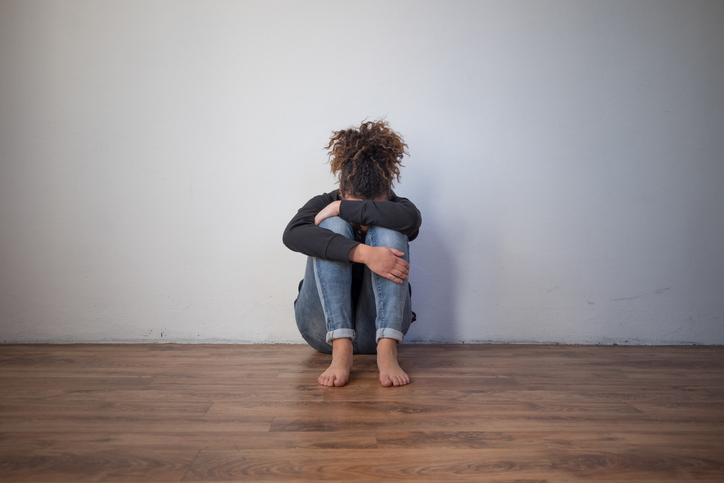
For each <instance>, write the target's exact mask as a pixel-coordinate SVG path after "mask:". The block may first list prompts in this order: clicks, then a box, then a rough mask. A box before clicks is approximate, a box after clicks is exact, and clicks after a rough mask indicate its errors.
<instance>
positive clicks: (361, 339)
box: [294, 216, 412, 354]
mask: <svg viewBox="0 0 724 483" xmlns="http://www.w3.org/2000/svg"><path fill="white" fill-rule="evenodd" d="M319 226H321V227H322V228H327V229H328V230H331V231H333V232H335V233H339V234H340V235H342V236H345V237H347V238H350V239H354V228H353V227H352V225H350V224H349V223H348V222H346V221H344V220H343V219H341V218H340V217H338V216H335V217H331V218H327V219H325V220H324V221H322V223H321V224H320V225H319ZM365 243H366V244H367V245H369V246H373V247H389V248H396V249H398V250H400V251H401V252H403V253H404V254H405V256H404V257H403V258H404V260H405V261H407V262H408V263H409V262H410V254H409V245H408V240H407V236H406V235H403V234H402V233H399V232H396V231H393V230H389V229H387V228H382V227H379V226H370V227H369V229H368V230H367V235H366V237H365ZM352 265H353V264H352V263H351V262H334V261H329V260H323V259H320V258H315V257H309V258H308V259H307V268H306V271H305V274H304V281H303V283H302V286H301V289H300V291H299V296H298V297H297V300H296V302H295V304H294V314H295V317H296V320H297V327H298V328H299V332H300V333H301V334H302V337H303V338H304V340H305V341H306V342H307V343H308V344H309V345H310V346H312V347H313V348H315V349H317V350H318V351H320V352H325V353H328V354H329V353H331V352H332V345H331V341H332V340H333V339H339V338H344V337H348V338H350V339H352V345H353V348H354V352H355V353H359V354H374V353H375V352H376V351H377V342H378V341H379V340H380V339H381V338H383V337H384V338H389V339H396V340H397V341H399V342H402V339H403V337H404V336H405V334H406V333H407V330H408V329H409V328H410V323H411V320H412V309H411V303H410V292H409V282H408V281H407V280H405V281H404V282H403V283H401V284H398V283H395V282H393V281H392V280H388V279H387V278H385V277H382V276H381V275H377V274H376V273H374V272H373V271H371V270H370V269H369V268H367V267H366V266H365V267H364V276H363V278H362V286H361V289H360V293H359V298H358V299H357V303H356V307H355V309H354V313H353V301H352Z"/></svg>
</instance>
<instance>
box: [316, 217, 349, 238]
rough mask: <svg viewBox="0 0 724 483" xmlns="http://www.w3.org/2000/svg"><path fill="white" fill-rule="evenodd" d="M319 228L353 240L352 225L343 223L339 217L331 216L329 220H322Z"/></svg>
mask: <svg viewBox="0 0 724 483" xmlns="http://www.w3.org/2000/svg"><path fill="white" fill-rule="evenodd" d="M319 226H321V227H322V228H326V229H327V230H330V231H333V232H335V233H338V234H340V235H342V236H345V237H347V238H354V230H353V229H352V225H350V224H349V223H348V222H346V221H344V220H343V219H342V218H340V217H339V216H331V217H329V218H325V219H324V220H322V223H320V224H319Z"/></svg>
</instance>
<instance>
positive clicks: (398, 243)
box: [366, 226, 409, 255]
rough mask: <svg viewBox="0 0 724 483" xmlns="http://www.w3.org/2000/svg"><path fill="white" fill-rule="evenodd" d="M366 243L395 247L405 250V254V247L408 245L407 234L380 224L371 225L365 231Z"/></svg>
mask: <svg viewBox="0 0 724 483" xmlns="http://www.w3.org/2000/svg"><path fill="white" fill-rule="evenodd" d="M366 243H367V244H368V245H370V246H374V247H390V248H396V249H398V250H400V251H403V252H405V254H406V255H407V248H408V246H409V241H408V239H407V235H404V234H402V233H400V232H399V231H395V230H390V229H389V228H383V227H381V226H371V227H370V228H369V230H368V231H367V238H366Z"/></svg>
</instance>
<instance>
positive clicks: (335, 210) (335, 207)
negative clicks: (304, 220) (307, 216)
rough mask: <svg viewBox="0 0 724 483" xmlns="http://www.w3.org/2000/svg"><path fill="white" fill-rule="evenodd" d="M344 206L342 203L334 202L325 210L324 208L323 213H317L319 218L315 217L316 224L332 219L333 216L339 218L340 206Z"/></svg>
mask: <svg viewBox="0 0 724 483" xmlns="http://www.w3.org/2000/svg"><path fill="white" fill-rule="evenodd" d="M340 204H342V202H341V201H333V202H331V203H330V204H328V205H327V206H325V207H324V208H322V211H320V212H319V213H317V216H315V217H314V224H315V225H319V224H320V223H322V222H323V221H324V220H326V219H327V218H331V217H333V216H339V205H340Z"/></svg>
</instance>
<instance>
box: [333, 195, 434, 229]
mask: <svg viewBox="0 0 724 483" xmlns="http://www.w3.org/2000/svg"><path fill="white" fill-rule="evenodd" d="M332 216H334V215H332ZM339 216H340V217H341V218H342V219H343V220H345V221H348V222H350V223H359V224H360V225H376V226H382V227H384V228H389V229H390V230H395V231H398V232H400V233H403V234H405V235H407V237H408V239H409V240H410V241H412V240H414V239H415V238H417V235H418V233H419V231H420V225H421V224H422V216H421V215H420V211H419V210H418V209H417V207H416V206H415V205H414V204H413V203H412V202H411V201H410V200H408V199H407V198H402V197H399V196H397V195H395V194H394V193H393V195H392V198H390V200H389V201H349V200H343V201H341V202H340V204H339Z"/></svg>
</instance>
